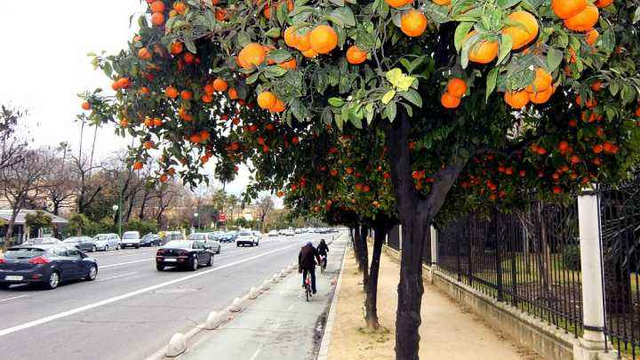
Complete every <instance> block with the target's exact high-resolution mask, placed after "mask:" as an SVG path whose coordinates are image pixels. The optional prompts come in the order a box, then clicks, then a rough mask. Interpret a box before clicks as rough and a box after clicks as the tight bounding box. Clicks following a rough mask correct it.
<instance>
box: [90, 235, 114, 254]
mask: <svg viewBox="0 0 640 360" xmlns="http://www.w3.org/2000/svg"><path fill="white" fill-rule="evenodd" d="M93 242H94V243H95V244H96V249H97V250H104V251H109V250H120V236H118V234H98V235H96V236H94V237H93Z"/></svg>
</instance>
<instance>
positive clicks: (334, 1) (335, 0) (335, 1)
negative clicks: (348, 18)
mask: <svg viewBox="0 0 640 360" xmlns="http://www.w3.org/2000/svg"><path fill="white" fill-rule="evenodd" d="M329 1H330V2H331V3H332V4H334V5H336V6H344V0H329Z"/></svg>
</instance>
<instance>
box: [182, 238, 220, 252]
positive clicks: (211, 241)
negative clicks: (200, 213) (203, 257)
mask: <svg viewBox="0 0 640 360" xmlns="http://www.w3.org/2000/svg"><path fill="white" fill-rule="evenodd" d="M187 240H193V241H200V242H201V243H202V244H203V245H204V248H205V249H208V250H211V251H213V253H215V254H220V251H221V250H222V246H221V245H220V241H218V240H217V239H216V235H215V234H214V233H194V234H191V235H189V237H188V238H187Z"/></svg>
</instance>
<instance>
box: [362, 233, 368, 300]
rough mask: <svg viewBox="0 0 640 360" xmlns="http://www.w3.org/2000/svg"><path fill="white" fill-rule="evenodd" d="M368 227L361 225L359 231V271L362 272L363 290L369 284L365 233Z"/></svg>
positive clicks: (365, 289)
mask: <svg viewBox="0 0 640 360" xmlns="http://www.w3.org/2000/svg"><path fill="white" fill-rule="evenodd" d="M368 233H369V228H368V227H367V226H363V227H362V230H361V231H360V271H361V272H362V286H363V287H364V291H365V292H366V291H367V288H368V286H369V249H368V248H369V246H368V244H367V238H368V236H367V234H368Z"/></svg>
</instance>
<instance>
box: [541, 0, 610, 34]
mask: <svg viewBox="0 0 640 360" xmlns="http://www.w3.org/2000/svg"><path fill="white" fill-rule="evenodd" d="M611 3H613V0H598V1H596V3H595V5H591V4H589V3H587V0H552V1H551V9H552V10H553V12H554V14H556V16H557V17H559V18H560V19H562V20H563V21H564V26H565V27H566V28H567V29H569V30H573V31H577V32H588V31H591V30H593V27H594V26H595V25H596V23H597V22H598V18H599V15H600V13H599V11H598V8H599V7H607V6H609V5H611Z"/></svg>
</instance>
